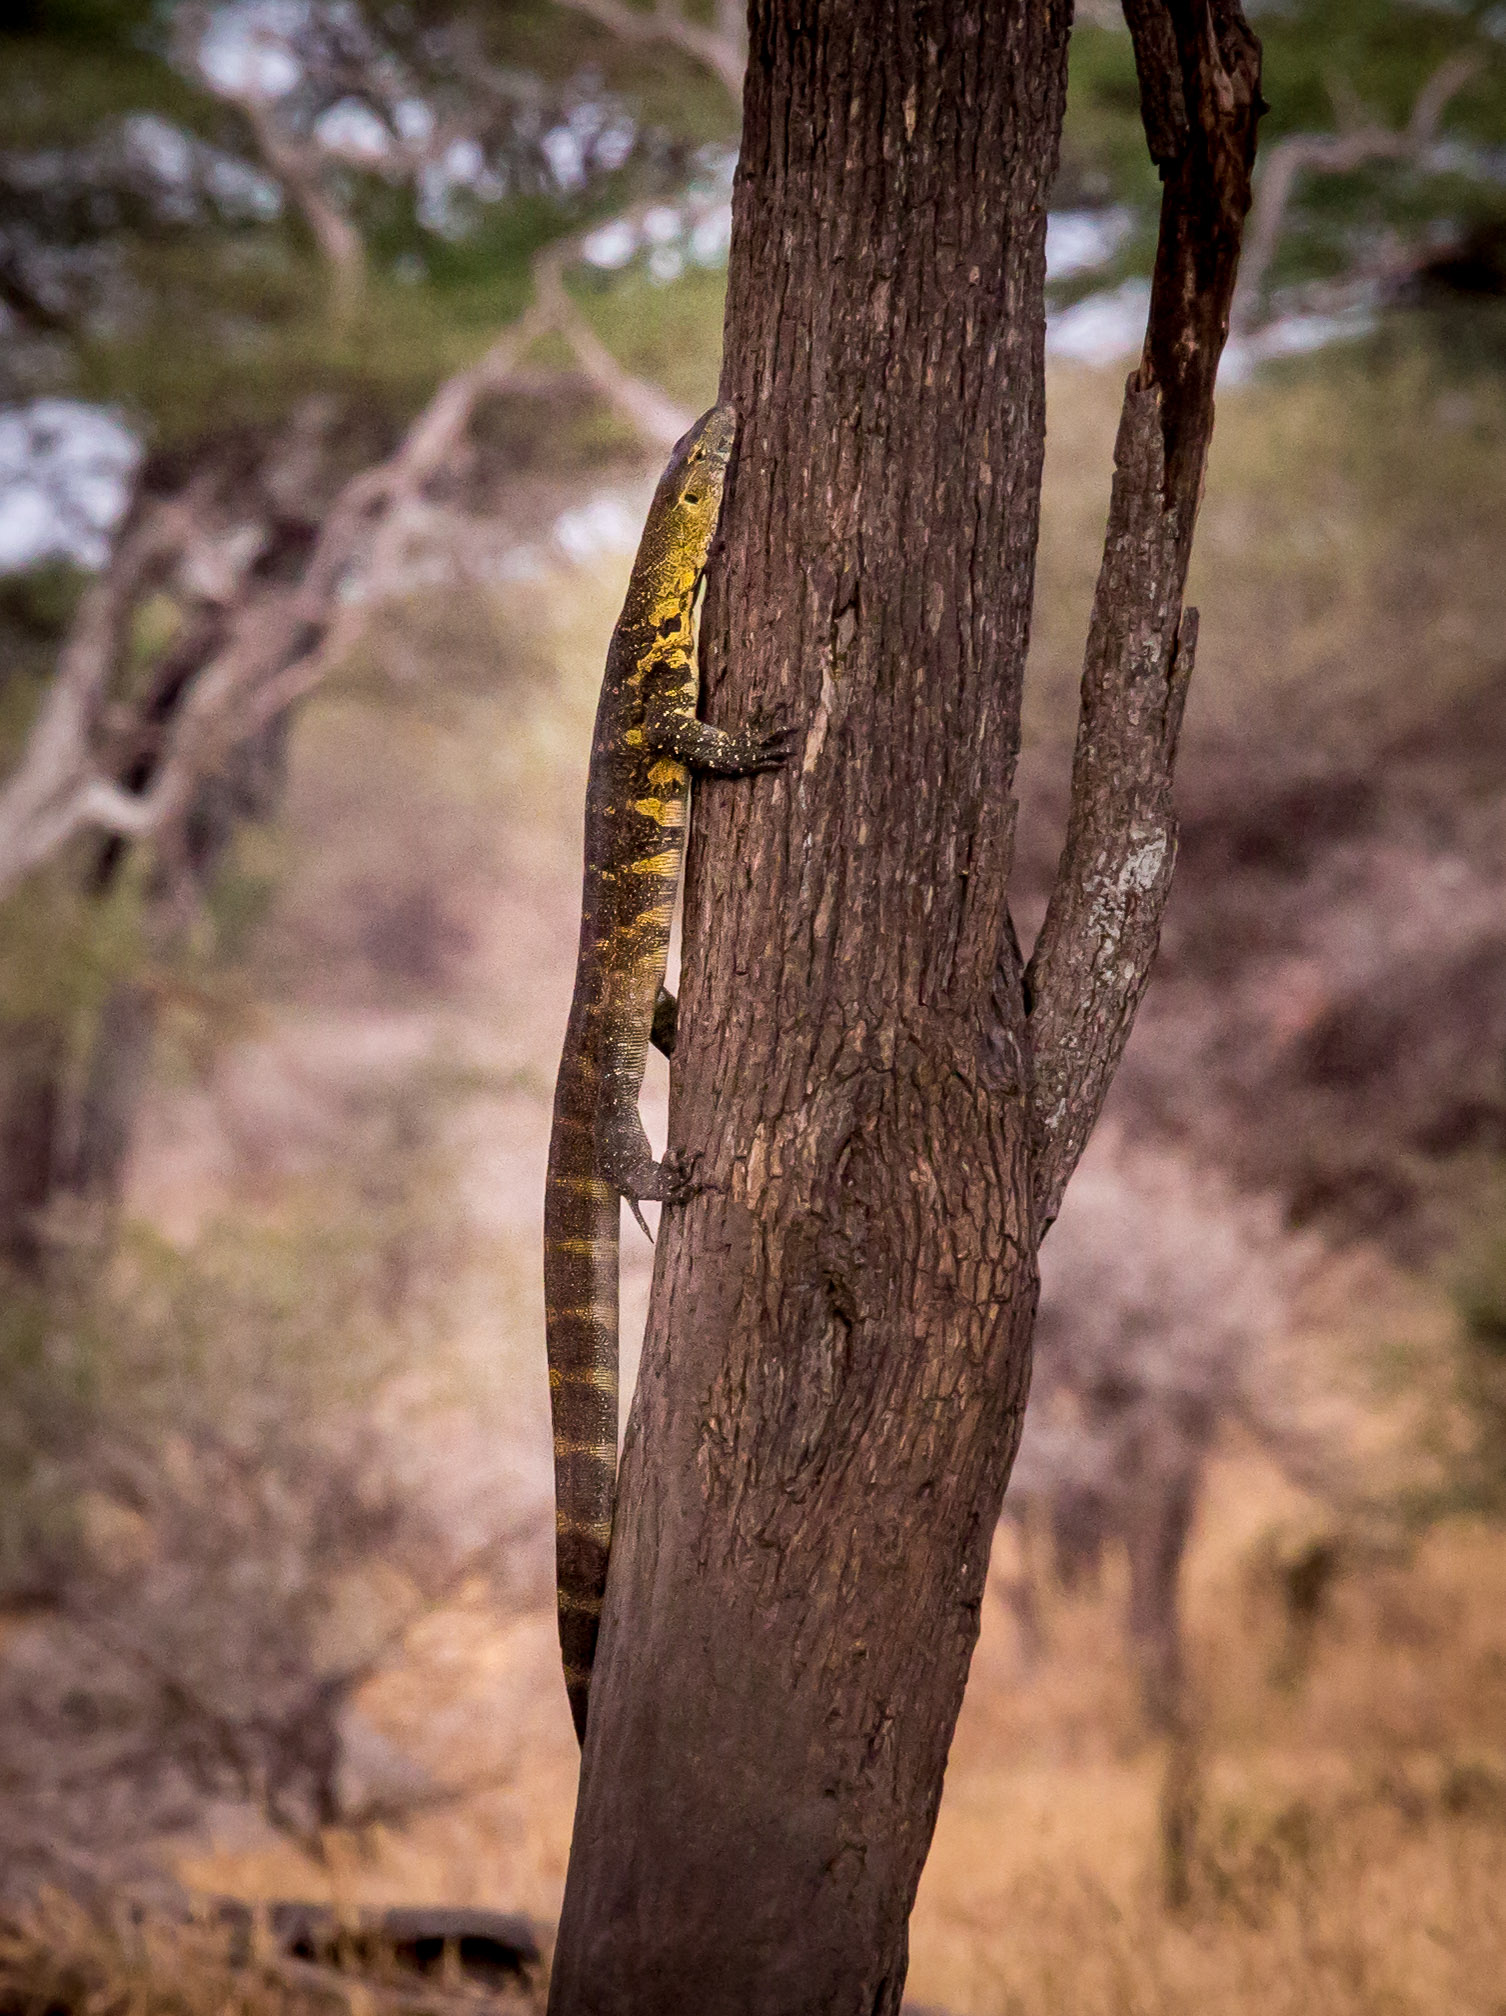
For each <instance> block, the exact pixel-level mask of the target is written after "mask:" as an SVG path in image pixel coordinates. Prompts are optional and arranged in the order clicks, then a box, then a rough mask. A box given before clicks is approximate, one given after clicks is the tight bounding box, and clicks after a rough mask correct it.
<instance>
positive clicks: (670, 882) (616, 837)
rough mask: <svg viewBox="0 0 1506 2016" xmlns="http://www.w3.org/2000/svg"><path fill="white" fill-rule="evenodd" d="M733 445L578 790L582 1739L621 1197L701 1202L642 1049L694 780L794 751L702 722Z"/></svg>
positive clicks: (562, 1140)
mask: <svg viewBox="0 0 1506 2016" xmlns="http://www.w3.org/2000/svg"><path fill="white" fill-rule="evenodd" d="M736 432H737V420H736V416H735V414H734V413H733V411H732V409H731V407H730V406H713V407H712V408H711V410H710V412H709V413H705V414H703V415H702V417H701V418H700V419H699V420H698V421H697V422H696V424H695V425H694V426H693V427H692V428H691V429H690V431H689V433H687V434H686V435H685V436H684V437H683V438H682V439H681V440H680V441H679V442H678V443H677V444H676V446H675V449H674V452H673V454H672V455H671V457H670V460H669V466H668V467H667V468H666V470H665V471H664V474H663V476H662V477H661V478H660V480H659V486H658V489H657V490H656V491H655V493H654V500H653V503H652V504H651V505H650V507H649V513H648V519H647V522H646V523H645V525H644V528H643V537H642V539H641V541H640V543H639V547H638V554H637V558H636V559H635V561H634V563H633V571H632V576H631V579H630V580H629V582H628V591H627V599H626V601H625V602H624V603H623V607H622V614H621V616H620V617H619V618H618V621H617V627H616V629H615V630H614V631H613V633H612V641H611V645H610V646H609V648H608V651H607V663H606V674H605V677H604V678H603V681H602V687H601V699H600V702H599V704H598V706H597V710H596V727H595V731H594V733H593V735H592V739H591V759H590V767H589V770H588V773H587V780H586V845H585V878H584V886H583V889H582V895H581V923H580V950H579V953H578V955H577V960H576V968H575V993H574V996H573V998H572V1000H571V1003H570V1019H569V1023H568V1026H567V1028H566V1032H565V1047H564V1054H563V1055H562V1057H561V1058H560V1067H559V1076H558V1078H557V1079H556V1081H555V1090H554V1125H553V1130H552V1132H551V1134H550V1139H549V1174H548V1181H547V1186H546V1189H545V1198H544V1302H545V1326H546V1334H547V1338H548V1351H549V1393H550V1405H551V1410H552V1413H553V1417H554V1490H555V1535H556V1538H555V1554H556V1594H557V1598H558V1605H559V1635H560V1650H561V1653H562V1655H563V1659H564V1667H565V1686H566V1690H567V1692H568V1694H569V1697H570V1712H571V1715H572V1717H573V1718H574V1722H575V1733H576V1735H577V1737H578V1738H579V1739H580V1740H581V1741H582V1742H584V1741H585V1727H586V1703H587V1697H588V1693H589V1688H590V1680H591V1667H592V1662H593V1659H594V1656H595V1650H596V1633H597V1627H598V1625H599V1623H600V1619H601V1607H602V1598H603V1594H604V1591H605V1588H606V1577H607V1558H608V1554H609V1552H610V1548H611V1539H612V1504H613V1497H614V1494H615V1489H616V1478H617V1239H618V1225H619V1216H620V1214H619V1202H618V1200H619V1199H620V1198H624V1197H625V1198H626V1199H627V1202H628V1207H629V1209H630V1210H631V1211H632V1213H633V1215H634V1217H635V1218H637V1220H638V1223H639V1224H640V1225H642V1226H643V1229H644V1231H645V1232H647V1230H648V1227H647V1226H646V1225H644V1221H643V1214H642V1212H641V1211H640V1210H639V1208H638V1207H639V1203H640V1201H641V1200H642V1199H644V1198H649V1199H653V1200H655V1201H657V1202H659V1203H660V1204H665V1205H669V1204H676V1203H680V1202H683V1201H684V1199H685V1198H686V1196H688V1195H689V1194H690V1192H691V1191H692V1189H693V1188H694V1185H693V1183H692V1182H691V1180H690V1177H689V1175H688V1172H687V1171H686V1170H685V1169H684V1168H683V1167H682V1166H681V1165H680V1163H679V1162H678V1161H677V1160H676V1159H675V1158H674V1157H673V1156H670V1155H667V1156H666V1157H665V1159H664V1160H663V1161H662V1162H655V1160H654V1159H653V1153H652V1151H651V1149H650V1147H649V1143H648V1137H647V1135H646V1134H645V1133H644V1131H643V1122H642V1120H641V1119H640V1117H639V1113H638V1096H639V1093H640V1091H641V1089H642V1085H643V1073H644V1067H645V1064H646V1062H647V1057H648V1045H649V1043H650V1041H652V1042H654V1043H656V1044H657V1046H658V1047H659V1048H660V1049H662V1050H663V1051H664V1052H665V1054H666V1055H668V1054H669V1052H670V1051H671V1049H672V1048H673V1043H674V1026H675V1002H674V998H673V996H671V995H669V994H667V993H666V992H665V990H664V985H663V982H664V970H665V962H666V959H667V957H668V952H669V928H670V919H671V916H672V914H673V911H674V902H675V892H676V890H677V888H678V887H679V880H680V867H681V863H682V861H683V859H684V853H685V837H686V811H687V798H688V795H689V783H690V777H691V774H692V773H693V772H700V773H702V774H704V775H707V776H713V777H744V776H750V775H752V774H753V773H755V772H757V771H760V770H771V769H774V768H776V767H778V766H779V765H780V764H782V763H784V762H786V761H787V760H788V758H789V755H790V751H791V746H792V743H793V740H794V731H793V730H791V729H789V728H779V727H774V726H772V725H770V724H768V723H766V722H763V721H755V722H754V723H753V724H752V725H751V726H749V727H747V728H745V729H743V730H741V731H739V732H736V733H731V734H729V733H727V732H726V731H725V730H723V729H720V728H712V727H710V726H708V724H707V723H706V722H704V721H700V720H698V719H697V718H696V706H697V702H698V700H699V697H700V678H699V671H698V667H697V662H696V640H695V636H694V628H693V625H694V609H695V599H696V593H697V590H698V589H699V587H700V583H701V578H702V576H703V574H704V572H705V568H706V560H707V556H708V554H709V553H710V550H711V542H712V539H713V537H714V536H715V533H716V527H717V520H718V518H719V517H720V515H721V505H722V490H723V487H724V485H725V482H726V476H727V464H728V461H729V459H730V457H731V454H732V446H733V442H734V440H735V438H736Z"/></svg>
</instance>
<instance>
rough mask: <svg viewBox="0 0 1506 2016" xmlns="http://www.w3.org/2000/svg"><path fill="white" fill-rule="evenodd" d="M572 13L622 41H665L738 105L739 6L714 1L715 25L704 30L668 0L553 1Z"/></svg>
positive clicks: (742, 63) (742, 52)
mask: <svg viewBox="0 0 1506 2016" xmlns="http://www.w3.org/2000/svg"><path fill="white" fill-rule="evenodd" d="M558 4H559V5H560V6H561V7H569V8H571V9H573V10H574V12H575V13H577V14H585V15H587V16H588V17H589V18H590V19H591V20H592V21H595V22H597V23H599V25H600V26H601V27H603V28H608V29H610V30H611V32H612V33H613V34H614V35H617V36H620V37H621V39H622V40H623V41H625V42H666V43H668V44H669V45H670V47H671V48H675V49H680V50H683V51H684V53H685V54H686V55H687V56H690V57H693V58H694V60H695V61H696V62H697V63H699V64H700V65H701V67H702V68H703V69H705V70H709V71H710V72H711V74H712V76H713V77H715V78H717V79H718V80H719V81H720V82H721V83H723V84H725V85H726V87H727V90H728V92H729V93H730V95H731V97H732V99H733V101H734V103H736V104H739V105H740V104H741V103H742V96H743V71H744V70H745V69H746V67H747V50H746V47H745V44H744V38H743V33H742V13H743V10H742V9H741V8H740V7H738V6H737V5H736V4H735V0H733V4H729V0H719V5H718V7H717V25H716V27H715V28H704V27H702V25H701V23H700V22H699V21H692V20H690V19H689V18H688V17H687V16H686V15H684V14H682V13H681V12H680V11H679V9H678V8H677V7H675V6H673V5H672V4H669V0H654V5H653V6H652V7H649V8H647V9H645V8H639V7H630V6H627V5H626V4H624V0H558Z"/></svg>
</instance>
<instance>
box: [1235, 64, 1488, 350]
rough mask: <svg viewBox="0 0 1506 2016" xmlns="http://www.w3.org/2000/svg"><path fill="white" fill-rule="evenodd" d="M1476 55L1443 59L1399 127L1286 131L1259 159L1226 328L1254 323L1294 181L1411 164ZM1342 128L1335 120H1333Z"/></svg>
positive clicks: (1472, 71)
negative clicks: (1230, 323)
mask: <svg viewBox="0 0 1506 2016" xmlns="http://www.w3.org/2000/svg"><path fill="white" fill-rule="evenodd" d="M1482 61H1483V59H1482V57H1481V56H1480V55H1479V53H1478V52H1477V51H1473V50H1462V51H1459V52H1456V53H1455V54H1454V55H1452V56H1449V57H1447V58H1446V59H1445V60H1444V61H1443V62H1442V63H1440V64H1439V66H1438V68H1437V69H1436V70H1435V71H1434V72H1433V74H1432V76H1431V77H1429V78H1428V80H1427V82H1426V83H1425V84H1424V85H1423V86H1422V88H1421V89H1420V90H1419V91H1418V93H1417V97H1416V99H1415V101H1414V102H1413V105H1412V116H1411V118H1410V119H1409V120H1408V121H1407V123H1406V125H1405V126H1403V127H1400V128H1393V127H1389V126H1382V125H1380V124H1379V123H1377V122H1376V121H1374V120H1367V121H1366V122H1365V123H1364V124H1352V123H1351V124H1348V125H1347V127H1346V130H1344V131H1341V132H1338V133H1289V134H1288V135H1287V137H1286V138H1285V139H1284V140H1278V141H1277V142H1276V145H1275V146H1274V147H1272V148H1271V149H1270V151H1269V153H1268V154H1267V155H1266V156H1265V161H1264V166H1263V167H1262V170H1261V175H1260V180H1259V182H1258V183H1257V184H1256V187H1255V200H1254V202H1253V203H1252V204H1251V206H1250V228H1249V231H1248V233H1247V234H1246V240H1245V253H1244V262H1243V272H1242V274H1241V277H1240V284H1239V290H1238V292H1237V294H1236V295H1235V298H1234V316H1233V320H1234V326H1235V328H1236V329H1240V330H1247V329H1250V328H1253V327H1254V326H1255V325H1256V324H1257V323H1258V322H1259V321H1260V318H1261V310H1262V308H1263V306H1264V301H1265V289H1266V278H1267V275H1268V274H1269V272H1270V269H1271V264H1272V261H1273V260H1274V259H1275V256H1276V247H1277V244H1278V243H1279V242H1280V238H1281V232H1282V229H1283V226H1284V225H1285V222H1286V213H1287V210H1288V209H1289V207H1290V205H1291V200H1292V196H1293V193H1294V192H1295V189H1296V186H1297V178H1298V176H1299V175H1303V174H1312V175H1348V174H1351V173H1352V172H1353V171H1354V170H1355V169H1356V168H1363V167H1364V166H1365V164H1366V163H1367V162H1370V161H1416V160H1419V159H1420V158H1421V157H1422V155H1424V154H1425V153H1426V152H1427V150H1428V149H1429V148H1430V147H1431V146H1433V144H1434V143H1435V141H1436V140H1437V138H1438V127H1439V122H1440V121H1441V120H1442V118H1443V114H1444V112H1445V111H1446V110H1447V108H1448V105H1449V102H1450V100H1451V99H1453V98H1455V97H1456V96H1457V95H1458V93H1459V92H1460V91H1462V90H1463V88H1464V86H1465V85H1466V84H1467V83H1468V82H1469V81H1470V79H1471V78H1472V77H1474V76H1476V75H1477V74H1478V72H1479V70H1480V68H1481V64H1482ZM1341 123H1343V122H1341Z"/></svg>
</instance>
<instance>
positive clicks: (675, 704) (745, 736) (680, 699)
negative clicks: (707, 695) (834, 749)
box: [643, 649, 796, 777]
mask: <svg viewBox="0 0 1506 2016" xmlns="http://www.w3.org/2000/svg"><path fill="white" fill-rule="evenodd" d="M645 686H646V691H645V696H644V707H643V744H644V747H645V748H646V749H647V750H648V751H649V752H650V753H651V754H653V755H656V756H673V757H675V758H676V760H677V761H679V762H681V763H683V764H684V765H685V766H686V768H687V769H689V770H697V771H699V772H700V773H701V774H702V775H703V776H709V777H751V776H753V775H755V774H756V773H757V772H758V771H760V770H778V769H779V768H780V767H781V766H782V765H783V764H785V763H787V762H788V761H789V760H790V756H791V754H792V752H793V750H794V746H795V738H796V730H795V729H793V728H790V727H779V726H775V725H774V724H772V723H770V722H767V721H764V720H762V719H759V720H755V721H753V722H752V723H750V724H749V726H748V727H746V728H743V729H740V730H737V731H735V732H733V733H729V732H728V731H727V730H726V729H725V728H713V727H712V726H711V724H710V723H709V722H707V721H702V720H701V719H700V717H699V716H698V715H697V713H696V711H695V710H696V699H697V691H698V685H697V680H696V674H695V667H694V665H693V663H692V661H691V660H690V658H689V656H688V655H687V654H685V653H684V652H683V651H682V650H679V649H676V650H675V651H673V652H671V653H667V654H666V655H665V656H664V657H663V658H660V659H659V660H658V661H657V663H655V664H654V665H653V666H652V667H651V668H650V670H649V676H648V678H647V680H646V681H645Z"/></svg>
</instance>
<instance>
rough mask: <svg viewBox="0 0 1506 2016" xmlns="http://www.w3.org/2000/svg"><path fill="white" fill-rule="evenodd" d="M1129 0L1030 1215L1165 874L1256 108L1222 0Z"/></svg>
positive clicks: (1037, 1027)
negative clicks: (1078, 683)
mask: <svg viewBox="0 0 1506 2016" xmlns="http://www.w3.org/2000/svg"><path fill="white" fill-rule="evenodd" d="M1125 14H1126V17H1127V19H1128V21H1129V26H1130V32H1131V35H1132V36H1133V38H1134V43H1135V59H1136V67H1137V70H1138V72H1139V76H1140V80H1141V96H1142V113H1143V117H1144V122H1145V128H1146V139H1147V143H1148V145H1149V147H1150V151H1151V154H1152V157H1153V158H1154V159H1156V161H1157V162H1158V164H1159V166H1160V170H1161V176H1162V180H1163V182H1164V184H1165V188H1164V193H1163V196H1162V203H1161V228H1160V237H1159V241H1158V244H1157V248H1156V267H1155V278H1154V281H1153V284H1152V288H1151V305H1150V318H1149V322H1148V324H1147V327H1146V332H1145V347H1144V350H1143V352H1142V355H1141V359H1140V363H1139V366H1138V368H1137V369H1136V370H1135V371H1134V372H1133V373H1132V374H1131V375H1130V378H1129V381H1128V383H1127V385H1126V387H1125V395H1124V408H1123V413H1122V415H1121V418H1120V422H1119V438H1118V441H1117V443H1116V446H1115V451H1114V482H1113V489H1112V493H1111V496H1110V503H1109V523H1108V531H1107V534H1106V537H1105V541H1104V552H1103V561H1102V565H1101V567H1100V570H1099V576H1098V586H1097V589H1096V592H1095V594H1094V598H1093V613H1092V618H1091V621H1090V624H1089V630H1088V643H1087V649H1086V652H1085V654H1084V660H1083V676H1082V697H1081V705H1080V712H1079V716H1078V728H1077V745H1076V749H1075V752H1074V755H1073V762H1072V808H1071V813H1070V816H1069V820H1068V828H1067V839H1066V844H1065V846H1064V848H1063V850H1062V856H1061V861H1060V863H1059V865H1058V868H1057V874H1056V882H1055V886H1054V887H1053V889H1052V892H1051V899H1050V903H1049V905H1048V907H1047V912H1046V921H1045V923H1044V924H1043V926H1042V927H1041V934H1040V937H1039V939H1038V941H1037V943H1036V947H1035V951H1034V953H1033V954H1032V956H1031V960H1030V964H1029V967H1028V968H1027V971H1026V976H1025V987H1026V1000H1027V1003H1028V1004H1029V1008H1030V1029H1031V1042H1032V1049H1033V1053H1034V1060H1035V1068H1034V1092H1033V1097H1032V1121H1031V1140H1032V1150H1033V1156H1034V1166H1035V1208H1036V1213H1037V1222H1038V1225H1039V1226H1040V1228H1041V1230H1042V1231H1044V1230H1045V1228H1046V1227H1048V1226H1049V1225H1050V1224H1051V1222H1052V1220H1053V1219H1054V1218H1055V1216H1056V1212H1057V1209H1058V1207H1059V1205H1060V1203H1061V1197H1062V1192H1063V1190H1064V1189H1065V1187H1066V1183H1067V1179H1068V1177H1069V1176H1070V1175H1071V1173H1072V1170H1073V1169H1074V1168H1075V1166H1076V1164H1077V1159H1078V1157H1079V1156H1080V1155H1081V1153H1082V1150H1083V1148H1084V1146H1085V1144H1086V1142H1087V1139H1088V1136H1089V1134H1090V1133H1091V1132H1092V1130H1093V1126H1094V1123H1095V1122H1096V1120H1097V1118H1098V1115H1099V1112H1100V1111H1101V1109H1102V1106H1103V1102H1104V1099H1105V1097H1106V1096H1107V1093H1108V1088H1109V1085H1110V1082H1111V1081H1112V1079H1113V1075H1114V1071H1115V1069H1116V1068H1117V1066H1118V1063H1119V1059H1120V1057H1121V1055H1122V1054H1123V1051H1124V1046H1125V1044H1126V1042H1127V1041H1128V1040H1129V1033H1130V1029H1131V1027H1132V1026H1133V1023H1134V1019H1135V1011H1136V1009H1137V1008H1138V1007H1139V1005H1140V998H1141V996H1142V994H1143V993H1144V991H1145V984H1146V981H1147V980H1148V979H1149V977H1150V969H1151V964H1152V961H1153V960H1154V958H1155V953H1156V946H1157V944H1158V942H1159V940H1160V933H1161V918H1162V914H1163V912H1164V910H1165V907H1166V898H1167V895H1168V893H1169V891H1170V888H1171V873H1172V865H1173V862H1174V859H1175V855H1176V817H1175V814H1174V812H1173V809H1172V803H1171V780H1172V771H1173V768H1174V765H1175V761H1176V749H1177V737H1178V734H1179V731H1180V728H1181V719H1182V709H1183V705H1184V703H1185V700H1186V694H1187V683H1188V680H1189V679H1190V677H1191V673H1192V666H1193V658H1194V654H1195V651H1196V644H1197V611H1196V610H1194V609H1188V610H1186V611H1184V610H1183V607H1182V591H1183V588H1184V586H1185V584H1186V579H1187V563H1188V560H1189V557H1190V555H1191V551H1192V533H1193V527H1194V524H1195V522H1196V519H1197V508H1198V504H1199V502H1200V500H1201V495H1202V486H1203V471H1204V467H1205V464H1206V462H1207V455H1208V442H1209V439H1210V437H1211V435H1212V431H1213V386H1214V380H1215V378H1216V376H1217V373H1218V360H1219V356H1220V354H1221V353H1222V350H1223V347H1224V342H1225V340H1226V338H1227V336H1228V333H1229V308H1230V302H1231V300H1232V298H1233V293H1234V280H1235V275H1236V273H1237V270H1238V265H1239V246H1240V236H1241V232H1242V229H1243V224H1244V218H1245V214H1246V212H1247V211H1248V209H1249V206H1250V174H1251V169H1252V167H1253V164H1254V158H1255V128H1256V122H1257V120H1258V119H1259V117H1260V114H1261V112H1262V111H1263V110H1264V109H1265V108H1264V104H1263V102H1262V100H1261V96H1260V48H1259V44H1258V43H1257V42H1256V40H1255V38H1254V37H1253V35H1251V33H1250V31H1249V29H1248V27H1247V26H1246V24H1245V20H1244V16H1243V14H1242V13H1241V12H1240V9H1239V6H1238V0H1126V5H1125ZM1173 62H1174V63H1175V66H1176V67H1175V72H1174V73H1173V72H1172V71H1171V69H1170V66H1171V65H1172V63H1173Z"/></svg>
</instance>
